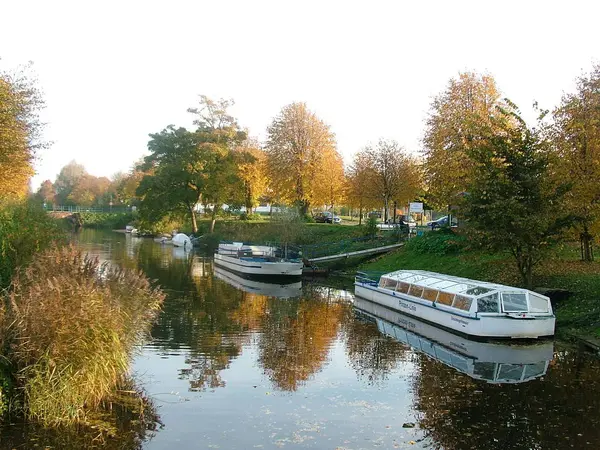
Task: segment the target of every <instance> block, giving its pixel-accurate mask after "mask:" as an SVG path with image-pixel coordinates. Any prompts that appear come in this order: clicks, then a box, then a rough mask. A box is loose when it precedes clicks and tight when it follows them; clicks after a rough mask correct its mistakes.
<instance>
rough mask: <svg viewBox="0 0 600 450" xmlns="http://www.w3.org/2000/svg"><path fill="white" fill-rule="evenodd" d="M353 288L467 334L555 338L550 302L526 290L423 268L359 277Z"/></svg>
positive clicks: (403, 310)
mask: <svg viewBox="0 0 600 450" xmlns="http://www.w3.org/2000/svg"><path fill="white" fill-rule="evenodd" d="M354 286H355V293H356V295H357V296H359V297H362V298H366V299H367V300H371V301H374V302H376V303H379V304H381V305H383V306H387V307H388V308H392V309H395V310H397V311H400V312H402V313H404V314H408V315H410V316H414V317H416V318H419V319H422V320H425V321H428V322H431V323H433V324H435V325H438V326H442V327H445V328H447V329H450V330H453V331H456V332H459V333H463V334H466V335H469V336H476V337H481V338H539V337H545V336H552V335H554V322H555V318H554V314H553V313H552V305H551V304H550V299H549V298H548V297H545V296H543V295H540V294H537V293H535V292H531V291H528V290H526V289H519V288H515V287H510V286H504V285H501V284H495V283H485V282H482V281H475V280H470V279H468V278H460V277H453V276H450V275H443V274H439V273H434V272H426V271H422V270H398V271H396V272H391V273H388V274H385V275H383V276H381V278H380V279H379V281H377V280H375V279H373V278H370V277H369V276H368V275H366V274H362V273H359V274H358V275H357V277H356V281H355V283H354Z"/></svg>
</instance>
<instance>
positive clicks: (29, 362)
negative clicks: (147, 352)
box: [4, 247, 163, 425]
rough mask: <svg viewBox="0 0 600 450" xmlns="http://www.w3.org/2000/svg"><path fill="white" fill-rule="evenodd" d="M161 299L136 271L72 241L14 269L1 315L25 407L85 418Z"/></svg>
mask: <svg viewBox="0 0 600 450" xmlns="http://www.w3.org/2000/svg"><path fill="white" fill-rule="evenodd" d="M162 300H163V294H162V292H161V291H160V290H158V289H156V288H153V287H152V286H151V284H150V282H149V281H148V280H147V279H146V277H145V276H144V275H143V274H142V273H139V272H135V271H130V270H122V269H117V268H114V267H111V266H109V265H107V264H100V263H99V262H98V260H97V259H94V258H89V257H87V256H82V254H81V253H80V252H78V251H77V250H76V249H74V248H72V247H65V248H54V249H52V250H49V251H47V252H44V253H42V254H40V255H39V256H38V257H37V258H36V259H35V260H34V262H33V263H32V264H31V265H30V266H29V267H28V268H27V269H25V270H23V271H22V272H20V273H19V274H18V275H17V276H16V277H15V279H14V281H13V289H12V291H11V294H10V301H9V303H8V305H7V308H6V311H5V317H4V322H5V325H6V328H4V330H5V337H4V339H5V343H6V348H7V350H8V355H9V358H10V359H11V361H12V364H13V365H14V367H15V369H16V381H17V386H19V388H20V389H22V391H23V399H24V400H23V402H24V407H25V408H24V409H25V413H26V415H27V416H28V417H29V418H30V419H33V420H36V421H40V422H41V423H43V424H45V425H60V424H70V423H76V422H78V423H82V422H83V423H85V422H86V421H87V419H88V415H89V413H90V412H93V411H96V410H98V409H99V408H100V406H101V404H102V402H104V401H106V400H107V399H108V398H110V396H111V395H113V394H114V392H115V389H116V387H117V385H118V383H119V382H120V381H121V380H122V379H123V377H124V376H125V374H126V373H127V370H128V367H129V362H130V360H131V357H132V355H133V353H134V351H135V350H136V349H137V348H138V346H139V344H140V343H141V342H142V341H143V339H144V338H145V336H146V334H147V333H148V331H149V327H150V325H151V323H152V321H153V319H154V318H155V316H156V314H157V313H158V311H159V309H160V305H161V303H162Z"/></svg>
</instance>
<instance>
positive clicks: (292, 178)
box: [266, 103, 344, 215]
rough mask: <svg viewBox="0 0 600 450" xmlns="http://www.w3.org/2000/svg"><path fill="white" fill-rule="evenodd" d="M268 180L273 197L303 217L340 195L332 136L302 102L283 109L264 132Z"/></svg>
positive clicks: (338, 160) (340, 176) (338, 165)
mask: <svg viewBox="0 0 600 450" xmlns="http://www.w3.org/2000/svg"><path fill="white" fill-rule="evenodd" d="M267 133H268V140H267V145H266V153H267V158H268V167H269V178H270V180H271V183H272V187H273V189H274V191H275V193H276V196H277V197H278V198H279V199H281V200H284V201H287V202H290V203H293V204H295V205H297V206H298V207H299V208H300V211H301V214H302V215H307V213H308V211H309V210H310V207H311V205H318V204H321V205H324V204H330V205H331V204H334V203H336V202H338V201H339V200H340V199H341V197H342V195H343V185H344V178H343V164H342V159H341V157H340V155H339V153H338V152H337V150H336V142H335V136H334V134H333V133H332V132H331V130H330V129H329V126H328V125H326V124H325V123H324V122H323V121H322V120H321V119H319V118H318V117H317V116H316V115H315V114H314V113H313V112H311V111H310V110H309V109H308V107H307V106H306V104H304V103H292V104H290V105H287V106H285V107H284V108H283V109H282V110H281V112H280V113H279V115H278V116H277V117H275V119H274V120H273V122H272V123H271V125H270V126H269V127H268V129H267Z"/></svg>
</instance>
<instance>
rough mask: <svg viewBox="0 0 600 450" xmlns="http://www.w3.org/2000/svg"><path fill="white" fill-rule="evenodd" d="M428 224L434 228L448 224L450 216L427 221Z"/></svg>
mask: <svg viewBox="0 0 600 450" xmlns="http://www.w3.org/2000/svg"><path fill="white" fill-rule="evenodd" d="M427 226H428V227H429V228H431V229H432V230H435V229H436V228H442V227H447V226H448V216H444V217H440V218H439V219H436V220H432V221H430V222H427Z"/></svg>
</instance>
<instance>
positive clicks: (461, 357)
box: [354, 297, 554, 383]
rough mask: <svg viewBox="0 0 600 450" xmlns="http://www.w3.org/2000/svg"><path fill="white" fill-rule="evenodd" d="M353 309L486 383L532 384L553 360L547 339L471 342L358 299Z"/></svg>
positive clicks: (387, 331) (396, 336)
mask: <svg viewBox="0 0 600 450" xmlns="http://www.w3.org/2000/svg"><path fill="white" fill-rule="evenodd" d="M354 306H355V307H356V308H357V309H358V310H359V311H361V312H362V315H363V317H367V318H370V319H371V320H373V321H374V322H375V323H376V324H377V328H378V329H379V331H380V332H381V333H383V334H385V335H387V336H390V337H392V338H394V339H396V340H397V341H399V342H401V343H403V344H405V345H408V346H410V347H411V348H413V349H414V350H416V351H418V352H421V353H424V354H425V355H427V356H429V357H431V358H433V359H435V360H437V361H440V362H442V363H444V364H446V365H448V366H450V367H453V368H454V369H456V370H458V371H460V372H462V373H464V374H466V375H468V376H470V377H472V378H475V379H480V380H485V381H487V382H488V383H522V382H526V381H531V380H533V379H535V378H537V377H540V376H542V375H544V374H545V373H546V370H547V369H548V365H549V363H550V361H551V360H552V356H553V350H554V343H553V342H552V341H549V340H545V341H539V342H538V341H534V342H531V343H527V344H510V343H506V342H479V341H473V340H470V339H467V338H465V337H462V336H459V335H456V334H454V333H450V332H448V331H445V330H443V329H441V328H438V327H435V326H432V325H429V324H427V323H425V322H422V321H420V320H417V319H415V318H412V317H409V316H406V315H404V314H401V313H399V312H397V311H393V310H391V309H389V308H385V307H383V306H381V305H378V304H376V303H373V302H371V301H369V300H365V299H362V298H360V297H357V298H356V299H355V301H354Z"/></svg>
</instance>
